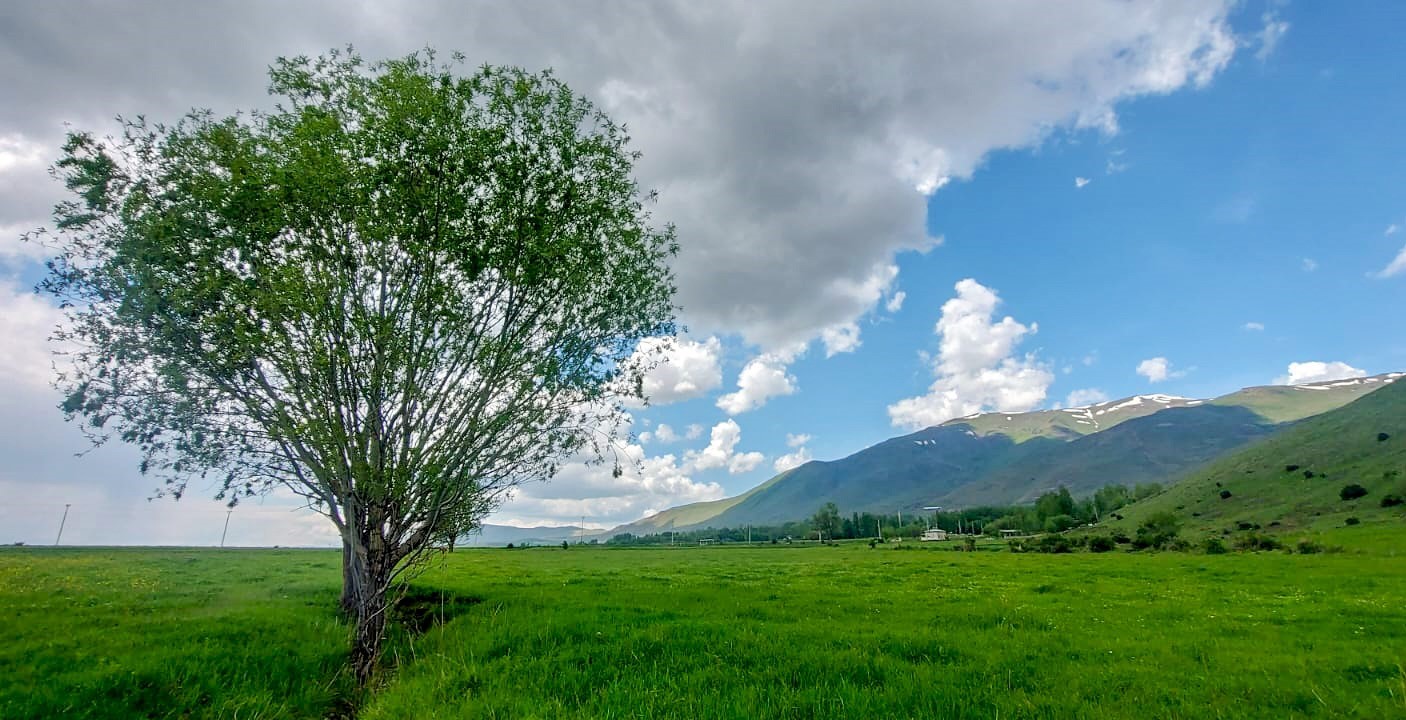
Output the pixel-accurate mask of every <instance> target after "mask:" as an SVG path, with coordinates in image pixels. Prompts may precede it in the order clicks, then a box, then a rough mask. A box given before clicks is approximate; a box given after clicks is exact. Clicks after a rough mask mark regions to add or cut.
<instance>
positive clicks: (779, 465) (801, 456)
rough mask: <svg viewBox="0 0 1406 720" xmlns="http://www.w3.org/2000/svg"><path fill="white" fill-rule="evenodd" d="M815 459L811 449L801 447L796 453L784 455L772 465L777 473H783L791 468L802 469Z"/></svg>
mask: <svg viewBox="0 0 1406 720" xmlns="http://www.w3.org/2000/svg"><path fill="white" fill-rule="evenodd" d="M814 459H815V458H813V457H811V454H810V448H807V447H805V446H801V447H799V448H796V449H795V450H794V451H792V452H789V453H786V454H785V455H782V456H780V457H778V458H776V460H775V461H774V462H773V463H772V464H771V466H772V468H774V469H775V470H776V472H779V473H783V472H786V471H787V470H790V469H791V468H797V467H800V466H802V465H804V464H806V463H808V462H810V461H811V460H814Z"/></svg>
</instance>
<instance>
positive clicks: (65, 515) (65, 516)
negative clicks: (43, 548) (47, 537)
mask: <svg viewBox="0 0 1406 720" xmlns="http://www.w3.org/2000/svg"><path fill="white" fill-rule="evenodd" d="M70 505H72V503H64V504H63V519H62V520H60V521H59V536H58V537H56V538H54V544H55V545H58V544H59V541H60V540H62V539H63V526H64V525H65V524H66V523H68V508H69V506H70Z"/></svg>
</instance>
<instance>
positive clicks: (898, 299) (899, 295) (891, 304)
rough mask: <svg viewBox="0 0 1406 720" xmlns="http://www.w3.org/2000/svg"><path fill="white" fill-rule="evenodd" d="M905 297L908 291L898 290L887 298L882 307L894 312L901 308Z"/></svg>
mask: <svg viewBox="0 0 1406 720" xmlns="http://www.w3.org/2000/svg"><path fill="white" fill-rule="evenodd" d="M907 298H908V293H906V292H903V291H902V290H899V291H898V292H896V293H894V294H893V295H892V296H891V297H890V298H889V299H888V302H886V303H884V309H885V310H887V311H889V312H891V313H896V312H898V311H899V310H902V309H903V301H904V300H906V299H907Z"/></svg>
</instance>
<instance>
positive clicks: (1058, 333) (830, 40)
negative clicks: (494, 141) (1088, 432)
mask: <svg viewBox="0 0 1406 720" xmlns="http://www.w3.org/2000/svg"><path fill="white" fill-rule="evenodd" d="M1403 26H1406V5H1402V4H1399V3H1357V4H1351V5H1341V4H1335V3H1334V4H1329V3H1306V2H1297V3H1294V2H1289V3H1286V2H1278V1H1269V2H1266V1H1263V0H1260V1H1254V0H1246V1H1245V2H1221V1H1219V0H1171V1H1168V2H1123V1H1122V0H1078V1H1072V0H1071V1H1070V2H1064V3H1048V2H1043V1H1042V0H1025V1H1019V2H1017V1H1011V2H989V3H937V2H887V3H881V4H861V3H839V2H833V3H832V2H822V3H809V2H807V3H802V2H781V1H775V2H710V3H687V2H662V1H661V2H655V3H648V4H639V3H625V2H603V1H602V2H593V1H586V2H545V1H544V2H535V3H461V2H440V3H437V2H428V1H426V2H413V3H410V2H407V3H388V2H382V3H369V2H368V3H361V4H350V3H342V2H333V1H332V0H323V1H322V2H317V1H309V2H301V3H293V4H284V3H274V2H237V3H236V2H209V3H200V4H188V3H175V2H167V3H162V2H148V3H142V4H136V5H126V4H115V3H100V2H91V3H85V2H65V3H37V2H35V3H6V4H5V5H4V6H3V7H0V542H16V541H23V542H27V543H31V544H44V543H52V542H54V541H55V539H56V538H57V536H58V531H59V525H60V522H61V517H62V515H63V513H64V511H65V506H66V505H67V506H69V507H68V508H67V509H68V517H67V520H66V521H64V530H63V538H62V541H63V543H64V544H70V543H73V544H191V545H213V544H218V543H219V542H220V536H221V535H222V534H224V525H225V522H226V520H228V521H229V528H228V534H227V537H226V542H227V543H228V544H231V545H273V544H280V545H309V544H329V543H330V542H331V541H332V540H333V539H334V538H335V534H334V531H333V529H332V527H331V524H330V522H328V521H326V520H325V519H322V518H320V517H318V516H316V515H313V514H311V513H309V512H306V511H300V510H298V509H297V508H296V507H294V505H295V504H294V503H293V502H292V500H291V499H290V498H289V497H287V496H286V495H283V494H278V493H276V494H274V495H272V496H270V497H267V498H265V499H263V500H262V501H254V502H246V503H244V504H241V505H240V506H238V507H237V508H235V509H234V510H233V511H232V512H229V513H228V514H227V511H226V508H225V507H224V506H223V505H222V504H221V503H218V502H215V501H213V500H210V499H207V498H208V496H209V495H211V494H213V490H210V491H209V492H206V493H204V495H203V496H202V493H201V488H199V487H197V486H194V485H193V486H192V487H191V491H190V493H189V494H188V495H187V496H186V497H185V498H184V499H182V500H181V501H179V502H176V501H173V500H170V499H155V500H149V499H148V498H150V497H151V496H152V494H153V490H154V489H155V488H154V487H153V486H152V480H151V479H150V478H144V477H142V476H141V475H139V474H138V472H137V458H136V454H135V453H134V452H133V451H132V450H131V449H130V448H125V447H121V446H104V447H101V448H97V449H91V450H90V449H88V448H87V447H86V446H85V441H84V439H83V436H82V434H81V432H80V431H79V430H78V429H77V428H75V427H72V426H70V425H67V424H65V423H64V421H63V419H62V417H61V414H60V412H59V411H58V410H57V409H56V407H55V406H56V404H57V402H58V396H57V392H56V391H55V390H53V389H52V388H51V387H50V381H51V375H52V372H53V370H52V361H51V357H50V348H49V347H48V344H47V340H46V338H47V337H48V335H49V333H50V332H51V331H52V328H53V327H54V326H55V325H56V323H58V322H59V320H60V314H59V312H58V311H57V310H56V309H55V308H54V307H53V306H52V305H51V304H50V303H49V302H48V300H46V299H45V298H42V297H40V296H37V295H35V294H33V292H32V287H33V285H34V283H35V282H36V281H37V280H38V279H39V278H40V277H42V274H43V266H42V261H43V259H44V252H43V250H42V248H38V247H36V246H34V245H29V244H25V243H22V242H20V241H19V236H20V235H21V234H22V233H23V232H25V231H27V230H30V229H33V228H36V227H40V226H43V225H45V224H46V223H47V221H48V220H47V218H48V211H49V208H50V207H51V206H52V204H53V203H54V202H56V201H58V200H60V199H62V198H63V194H62V188H61V187H59V186H58V185H57V184H56V183H54V182H53V181H52V180H50V179H49V178H48V176H47V173H46V168H47V166H48V165H49V163H51V162H52V161H53V159H54V158H55V156H56V154H57V150H58V147H59V145H60V144H61V142H62V139H63V134H64V133H65V131H66V129H68V128H81V129H88V130H94V131H97V132H100V133H101V132H104V131H109V130H111V128H113V127H114V118H115V117H117V116H133V115H137V114H145V115H147V116H148V117H150V118H152V119H156V120H173V119H175V118H177V117H179V116H180V115H181V114H182V113H184V112H185V111H186V110H188V109H190V108H192V107H208V108H211V109H213V110H215V111H216V112H218V113H223V114H228V113H232V112H234V111H237V110H240V109H248V108H257V107H267V106H268V105H269V104H270V99H269V98H268V97H267V96H266V94H265V86H266V75H265V71H266V68H267V66H268V65H269V63H270V62H271V61H272V60H273V59H274V58H276V57H279V56H291V55H298V54H309V55H316V54H319V53H322V52H325V51H326V50H328V49H330V48H333V47H341V46H345V45H347V44H353V45H355V46H356V48H357V50H358V51H359V52H360V53H361V54H363V55H364V56H366V57H368V58H372V59H377V58H386V57H396V56H400V55H404V54H406V53H409V52H413V51H415V50H417V49H420V48H423V47H427V46H428V47H434V48H437V49H439V50H441V51H452V50H458V51H462V52H463V53H464V54H465V55H466V56H467V57H468V58H469V59H470V61H471V62H472V63H475V64H476V63H479V62H486V63H494V64H515V65H519V66H522V67H525V68H528V69H530V70H540V69H545V68H552V69H553V70H554V72H555V73H556V75H557V76H558V77H559V78H561V79H562V80H564V81H565V82H566V83H567V84H568V85H570V86H571V87H572V88H573V89H574V90H576V91H577V92H579V93H581V94H583V95H585V96H586V97H588V98H590V99H591V100H592V101H593V102H595V103H596V104H597V105H598V106H600V107H601V108H603V109H604V110H605V111H606V112H607V113H609V114H610V115H611V116H612V117H613V118H615V119H616V120H618V121H622V122H624V123H625V124H626V125H627V126H628V128H629V130H630V134H631V136H632V138H633V145H634V147H635V148H636V149H637V150H639V151H640V153H641V154H642V157H641V159H640V161H639V162H638V164H637V166H636V171H637V176H638V178H639V180H640V182H641V184H642V185H643V186H645V187H649V188H653V189H656V190H657V191H658V193H659V201H658V204H657V205H656V206H655V216H656V218H658V219H660V220H661V221H668V222H672V223H674V224H675V226H676V227H677V233H678V239H679V242H680V244H681V252H680V254H679V256H678V257H677V259H676V261H675V264H674V270H675V273H676V275H677V277H678V284H679V294H678V297H677V300H678V302H679V305H680V306H681V308H682V310H681V317H680V319H681V321H682V322H683V324H684V325H685V326H686V328H687V330H686V332H685V333H684V334H683V335H682V336H681V337H680V338H678V339H676V340H675V341H674V343H673V345H672V346H671V349H669V350H668V352H667V357H668V359H669V360H668V362H667V363H665V364H664V365H663V366H661V367H660V368H658V369H656V370H655V371H654V372H653V373H652V374H651V376H650V377H649V378H647V380H646V390H647V391H649V394H650V396H651V398H652V403H651V405H650V406H649V407H645V408H636V409H634V410H633V411H632V413H631V416H632V423H631V427H630V430H631V432H632V436H631V437H630V438H629V439H628V440H625V442H627V443H628V454H629V456H630V457H631V458H633V460H634V462H632V463H629V464H628V467H627V468H626V469H627V472H626V473H625V474H624V475H623V476H621V477H619V478H616V477H613V476H612V474H611V472H610V468H609V467H599V466H590V465H585V464H580V463H573V464H570V465H568V466H566V467H565V468H564V469H563V471H562V472H561V474H560V475H559V476H558V477H557V478H555V479H553V480H552V481H551V482H548V483H533V484H530V485H524V486H523V487H521V488H520V489H519V491H518V492H517V494H516V496H515V497H514V499H513V500H512V501H510V502H508V503H507V504H505V505H504V506H502V507H501V508H499V509H498V511H497V512H496V513H495V514H494V515H493V516H492V517H491V518H490V519H489V520H490V522H498V523H506V524H515V525H538V524H576V523H580V522H584V524H586V525H587V526H589V527H597V528H606V527H613V526H614V525H616V524H619V523H623V522H627V521H630V520H634V519H637V518H639V517H642V516H644V515H646V514H648V513H650V512H653V511H657V510H661V509H664V508H667V507H670V506H673V505H678V504H681V503H685V502H694V501H699V500H711V499H717V498H721V497H724V496H728V495H734V494H737V493H740V492H744V491H746V490H747V489H749V488H751V487H753V486H755V485H757V484H758V483H761V482H763V481H765V480H766V479H768V478H769V477H771V476H772V475H774V474H775V473H776V472H778V471H779V470H784V469H786V468H788V467H792V466H794V465H797V464H799V463H801V462H805V461H807V460H810V459H820V460H826V459H836V458H840V457H844V456H846V455H848V454H850V453H853V452H855V451H857V450H860V449H862V448H864V447H867V446H868V445H871V444H873V443H875V442H878V441H880V440H883V439H885V438H887V437H891V436H893V435H897V434H901V433H905V432H908V431H911V430H914V429H918V428H921V427H925V426H928V425H933V424H937V423H940V422H943V421H945V420H947V419H950V418H953V417H957V416H961V415H966V414H969V413H972V412H978V411H990V410H1001V411H1025V410H1034V409H1042V408H1051V407H1061V406H1062V407H1069V406H1076V405H1082V404H1088V403H1092V402H1097V401H1100V400H1103V399H1109V398H1119V397H1125V396H1128V395H1134V394H1141V393H1153V392H1157V393H1167V394H1174V395H1183V396H1188V397H1211V396H1215V395H1219V394H1224V393H1227V392H1231V391H1234V390H1236V389H1238V388H1240V387H1244V386H1249V385H1262V384H1271V383H1299V382H1310V381H1313V380H1321V379H1335V378H1340V377H1351V376H1358V375H1362V374H1376V373H1382V372H1389V371H1400V370H1403V369H1406V332H1404V331H1406V319H1404V318H1406V314H1403V313H1402V312H1401V311H1400V308H1402V307H1406V164H1403V163H1402V158H1403V157H1406V134H1403V133H1401V132H1400V128H1401V126H1402V121H1403V118H1406V93H1403V92H1402V91H1401V90H1400V83H1399V78H1400V77H1402V76H1403V75H1406V53H1402V52H1400V38H1399V33H1398V29H1399V28H1401V27H1403ZM80 453H81V454H80Z"/></svg>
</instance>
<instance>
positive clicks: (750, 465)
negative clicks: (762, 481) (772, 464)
mask: <svg viewBox="0 0 1406 720" xmlns="http://www.w3.org/2000/svg"><path fill="white" fill-rule="evenodd" d="M741 440H742V428H741V426H739V425H738V424H737V421H735V420H724V421H722V422H720V423H718V424H717V425H714V426H713V430H712V432H711V433H710V434H709V441H708V446H707V447H705V448H703V449H702V450H690V451H689V452H688V453H686V454H685V455H684V460H685V467H687V468H689V469H690V470H694V471H698V470H712V469H714V468H721V467H726V468H727V471H728V472H729V473H732V474H734V475H736V474H739V473H744V472H748V471H750V470H753V469H755V468H756V467H757V466H758V465H760V464H761V463H762V461H764V460H765V459H766V457H765V456H764V455H762V454H761V453H759V452H745V453H739V452H737V443H738V442H739V441H741Z"/></svg>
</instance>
